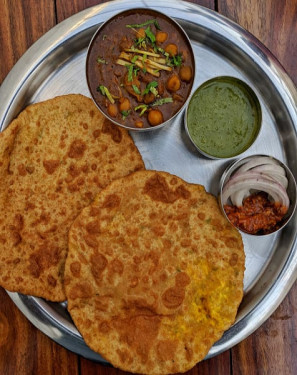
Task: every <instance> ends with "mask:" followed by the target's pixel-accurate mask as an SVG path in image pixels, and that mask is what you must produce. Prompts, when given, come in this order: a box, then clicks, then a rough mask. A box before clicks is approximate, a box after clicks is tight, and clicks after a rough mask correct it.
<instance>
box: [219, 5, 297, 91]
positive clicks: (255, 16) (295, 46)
mask: <svg viewBox="0 0 297 375" xmlns="http://www.w3.org/2000/svg"><path fill="white" fill-rule="evenodd" d="M218 11H219V12H220V13H221V14H224V15H225V16H227V17H229V18H230V19H232V20H233V21H235V22H237V23H238V24H240V25H241V26H242V27H244V28H245V29H247V30H248V31H249V32H251V33H252V34H253V35H254V36H256V37H257V38H258V39H259V40H260V41H261V42H262V43H263V44H264V45H265V46H266V47H267V48H268V49H269V50H270V51H271V52H272V53H273V54H274V55H275V56H276V57H277V58H278V60H279V61H280V63H281V64H282V65H283V67H284V68H285V69H286V70H287V72H288V74H289V75H290V77H291V79H292V80H293V82H294V83H295V85H296V84H297V63H296V61H297V1H296V0H282V1H276V0H265V1H259V0H219V1H218ZM267 15H269V16H268V17H267Z"/></svg>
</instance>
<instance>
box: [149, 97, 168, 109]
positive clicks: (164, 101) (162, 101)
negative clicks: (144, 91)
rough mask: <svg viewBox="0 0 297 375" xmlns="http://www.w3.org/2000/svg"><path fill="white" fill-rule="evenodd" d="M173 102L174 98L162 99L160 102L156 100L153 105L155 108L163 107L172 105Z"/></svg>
mask: <svg viewBox="0 0 297 375" xmlns="http://www.w3.org/2000/svg"><path fill="white" fill-rule="evenodd" d="M172 102H173V99H172V98H162V99H159V100H156V101H155V102H154V103H153V104H151V105H152V106H153V107H154V106H156V105H163V104H166V103H172Z"/></svg>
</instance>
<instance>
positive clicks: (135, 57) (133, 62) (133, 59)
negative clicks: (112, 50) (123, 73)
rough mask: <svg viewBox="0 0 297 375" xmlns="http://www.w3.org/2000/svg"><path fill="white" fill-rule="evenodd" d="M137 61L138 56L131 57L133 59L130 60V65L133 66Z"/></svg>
mask: <svg viewBox="0 0 297 375" xmlns="http://www.w3.org/2000/svg"><path fill="white" fill-rule="evenodd" d="M137 60H138V56H137V55H135V56H133V58H132V60H131V63H132V64H135V62H136V61H137Z"/></svg>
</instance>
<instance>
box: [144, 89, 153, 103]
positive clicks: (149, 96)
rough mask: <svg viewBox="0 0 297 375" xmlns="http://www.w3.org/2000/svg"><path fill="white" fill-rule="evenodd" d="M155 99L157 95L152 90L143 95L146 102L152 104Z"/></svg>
mask: <svg viewBox="0 0 297 375" xmlns="http://www.w3.org/2000/svg"><path fill="white" fill-rule="evenodd" d="M154 100H155V95H154V94H153V93H152V92H149V93H148V94H145V95H144V97H143V101H144V103H145V104H151V103H152V102H153V101H154Z"/></svg>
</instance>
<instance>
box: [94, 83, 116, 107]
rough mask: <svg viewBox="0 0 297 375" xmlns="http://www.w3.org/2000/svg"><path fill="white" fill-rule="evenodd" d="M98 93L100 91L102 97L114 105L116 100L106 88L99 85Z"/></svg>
mask: <svg viewBox="0 0 297 375" xmlns="http://www.w3.org/2000/svg"><path fill="white" fill-rule="evenodd" d="M97 91H100V92H101V94H102V95H104V96H106V97H107V99H108V100H109V101H110V103H111V104H114V98H113V97H112V95H111V93H110V92H109V90H108V88H107V87H106V86H103V85H99V86H98V87H97Z"/></svg>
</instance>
